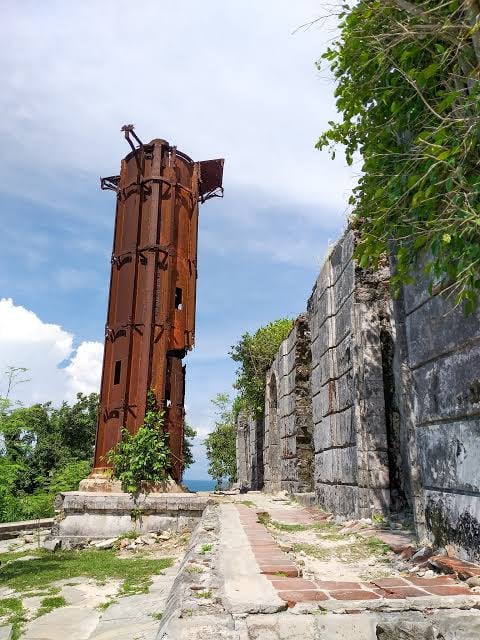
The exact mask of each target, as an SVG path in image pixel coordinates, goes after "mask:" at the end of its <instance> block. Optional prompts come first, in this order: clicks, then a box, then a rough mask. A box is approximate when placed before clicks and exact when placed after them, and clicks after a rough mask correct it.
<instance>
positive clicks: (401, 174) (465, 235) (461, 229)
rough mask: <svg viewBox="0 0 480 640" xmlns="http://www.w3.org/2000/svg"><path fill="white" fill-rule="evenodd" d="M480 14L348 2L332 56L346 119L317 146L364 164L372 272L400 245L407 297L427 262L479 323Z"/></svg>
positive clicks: (391, 0)
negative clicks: (419, 266) (421, 260)
mask: <svg viewBox="0 0 480 640" xmlns="http://www.w3.org/2000/svg"><path fill="white" fill-rule="evenodd" d="M479 15H480V3H479V2H478V0H421V1H420V0H410V1H407V0H360V1H358V2H345V3H344V4H343V5H342V11H341V13H340V35H339V37H338V38H337V39H336V40H335V42H334V43H333V44H332V46H330V48H329V49H328V50H327V52H326V53H325V54H324V55H323V56H322V57H323V59H324V60H325V61H327V63H328V64H329V65H330V67H331V69H332V70H333V72H334V75H335V77H336V80H337V88H336V101H337V108H338V111H339V112H340V114H341V115H342V120H341V121H340V122H336V123H335V122H331V123H330V128H329V129H328V130H327V131H326V132H325V133H323V135H322V136H321V137H320V139H319V141H318V143H317V148H319V149H322V148H324V147H326V146H327V147H330V148H331V150H332V153H333V154H335V150H334V149H335V147H336V145H337V144H341V145H344V147H345V151H346V157H347V161H348V163H349V164H351V163H352V162H353V161H354V159H355V157H356V154H357V152H359V153H360V154H361V157H362V160H363V165H362V173H361V176H360V179H359V183H358V186H357V187H356V188H355V190H354V191H353V193H352V196H351V200H350V203H351V205H352V206H353V216H352V223H353V225H354V226H355V227H357V228H358V231H359V237H360V242H359V245H358V248H357V259H358V260H359V263H360V265H361V266H363V267H367V266H375V265H376V264H377V262H378V260H379V258H380V256H381V255H382V254H383V253H384V252H385V251H387V250H388V248H389V247H390V246H392V245H391V243H392V241H393V246H394V247H395V249H396V258H397V270H396V273H395V275H394V276H393V285H394V288H395V290H396V292H398V291H399V288H400V285H401V284H403V283H411V282H412V281H413V274H414V267H415V263H416V261H417V258H418V256H419V255H420V254H422V255H423V256H425V261H426V262H425V270H426V273H427V274H429V276H430V280H431V282H432V283H433V282H437V283H438V284H440V283H441V284H442V286H443V287H445V288H447V289H449V290H450V291H451V292H454V293H455V295H456V301H457V303H464V305H465V310H466V312H467V313H470V312H472V311H473V310H474V309H475V307H476V305H477V302H478V295H479V290H480V171H479V168H480V167H479V134H480V111H479V101H480V91H479V81H478V79H479V69H480V23H479ZM320 64H321V63H319V65H320Z"/></svg>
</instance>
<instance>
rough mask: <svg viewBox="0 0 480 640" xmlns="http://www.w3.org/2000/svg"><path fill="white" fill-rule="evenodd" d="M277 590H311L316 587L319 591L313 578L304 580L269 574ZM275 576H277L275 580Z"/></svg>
mask: <svg viewBox="0 0 480 640" xmlns="http://www.w3.org/2000/svg"><path fill="white" fill-rule="evenodd" d="M267 577H268V578H269V579H270V580H271V581H272V584H273V586H274V587H275V589H276V590H277V591H291V590H292V589H293V590H294V591H310V590H311V589H315V590H317V591H318V587H317V585H316V584H315V583H314V582H312V581H311V580H304V579H303V578H284V579H281V578H279V577H278V576H267ZM275 578H277V579H276V580H275Z"/></svg>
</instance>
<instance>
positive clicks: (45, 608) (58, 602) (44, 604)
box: [35, 596, 67, 618]
mask: <svg viewBox="0 0 480 640" xmlns="http://www.w3.org/2000/svg"><path fill="white" fill-rule="evenodd" d="M66 604H67V601H66V600H65V598H64V597H63V596H49V597H48V598H44V599H43V600H42V601H41V603H40V608H39V610H38V611H37V614H36V616H35V617H36V618H40V616H44V615H46V614H47V613H50V611H53V610H54V609H58V608H59V607H64V606H65V605H66Z"/></svg>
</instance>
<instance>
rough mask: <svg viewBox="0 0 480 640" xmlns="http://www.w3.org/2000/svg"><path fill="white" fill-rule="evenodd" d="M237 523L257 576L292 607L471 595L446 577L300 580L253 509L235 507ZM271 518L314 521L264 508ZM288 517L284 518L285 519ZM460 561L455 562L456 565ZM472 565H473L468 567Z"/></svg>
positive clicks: (305, 515)
mask: <svg viewBox="0 0 480 640" xmlns="http://www.w3.org/2000/svg"><path fill="white" fill-rule="evenodd" d="M236 507H237V509H238V512H239V516H240V522H241V523H242V526H243V528H244V530H245V533H246V534H247V537H248V540H249V542H250V546H251V548H252V551H253V554H254V556H255V559H256V561H257V563H258V566H259V568H260V573H263V574H265V575H266V577H267V578H268V579H269V580H271V581H272V584H273V586H274V587H275V588H276V589H277V591H278V595H279V596H280V598H282V599H283V600H285V601H286V602H288V605H289V606H293V605H295V604H296V603H298V602H312V601H322V600H378V599H380V598H385V599H387V600H393V599H403V598H421V597H428V596H432V595H434V596H461V595H475V594H474V593H473V592H472V591H470V589H469V588H468V587H467V586H466V585H463V584H458V583H457V582H456V581H455V580H454V579H453V578H451V577H449V576H444V575H441V576H437V577H434V578H419V577H409V578H381V579H378V580H373V581H372V582H360V581H359V582H335V581H330V580H315V581H313V580H304V579H303V578H301V577H300V572H299V570H298V568H297V566H296V564H295V563H294V562H293V561H292V560H291V559H290V557H289V556H288V555H287V554H285V553H284V552H283V551H282V550H281V549H280V547H279V546H278V544H277V543H276V542H275V540H274V538H273V537H272V536H271V535H270V533H269V532H268V531H267V530H266V528H265V527H264V526H263V525H262V524H260V523H259V522H257V512H256V510H255V509H252V508H249V507H247V506H245V505H241V504H237V505H236ZM268 512H269V514H270V515H271V516H272V518H273V519H275V520H278V521H281V522H288V523H291V524H311V523H313V522H315V518H314V517H313V516H312V515H311V514H309V513H307V512H306V511H305V510H304V509H302V508H298V507H294V508H290V509H286V508H284V509H282V508H272V509H270V508H269V509H268ZM287 518H288V519H287ZM458 563H461V561H457V564H458ZM471 566H475V565H471Z"/></svg>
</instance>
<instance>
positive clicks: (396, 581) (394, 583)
mask: <svg viewBox="0 0 480 640" xmlns="http://www.w3.org/2000/svg"><path fill="white" fill-rule="evenodd" d="M367 584H368V583H367ZM372 584H374V585H376V586H377V587H381V588H382V589H384V588H385V587H404V586H405V585H407V584H408V582H407V581H406V580H404V579H403V578H378V579H377V580H372Z"/></svg>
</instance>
